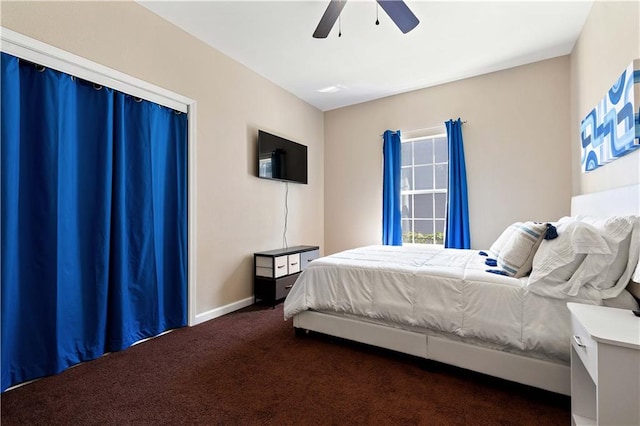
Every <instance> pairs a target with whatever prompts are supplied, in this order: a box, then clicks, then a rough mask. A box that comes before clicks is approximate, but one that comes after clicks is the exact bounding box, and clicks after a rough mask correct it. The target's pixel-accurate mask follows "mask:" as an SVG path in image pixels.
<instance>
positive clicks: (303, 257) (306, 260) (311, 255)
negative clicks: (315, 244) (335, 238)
mask: <svg viewBox="0 0 640 426" xmlns="http://www.w3.org/2000/svg"><path fill="white" fill-rule="evenodd" d="M318 257H320V250H310V251H305V252H302V253H300V270H301V271H302V270H304V269H305V268H306V267H307V266H309V264H310V263H311V261H312V260H315V259H317V258H318Z"/></svg>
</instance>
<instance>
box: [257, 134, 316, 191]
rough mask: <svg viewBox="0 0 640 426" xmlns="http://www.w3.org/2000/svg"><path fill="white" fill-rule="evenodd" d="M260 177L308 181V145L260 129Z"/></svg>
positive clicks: (287, 180) (296, 181)
mask: <svg viewBox="0 0 640 426" xmlns="http://www.w3.org/2000/svg"><path fill="white" fill-rule="evenodd" d="M258 177H261V178H264V179H274V180H280V181H284V182H295V183H305V184H306V183H307V147H306V146H305V145H302V144H299V143H297V142H293V141H290V140H288V139H285V138H282V137H280V136H276V135H272V134H271V133H267V132H265V131H262V130H258Z"/></svg>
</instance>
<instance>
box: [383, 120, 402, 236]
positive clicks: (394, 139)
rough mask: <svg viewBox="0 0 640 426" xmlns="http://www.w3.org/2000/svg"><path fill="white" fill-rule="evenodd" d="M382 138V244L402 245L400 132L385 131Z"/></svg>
mask: <svg viewBox="0 0 640 426" xmlns="http://www.w3.org/2000/svg"><path fill="white" fill-rule="evenodd" d="M382 138H383V156H384V165H383V176H382V185H383V191H382V244H384V245H392V246H401V245H402V210H401V206H400V171H401V170H400V169H401V167H402V157H401V156H402V150H401V146H400V130H396V131H395V132H394V131H391V130H386V131H385V132H384V134H383V135H382Z"/></svg>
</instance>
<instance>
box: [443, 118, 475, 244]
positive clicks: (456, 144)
mask: <svg viewBox="0 0 640 426" xmlns="http://www.w3.org/2000/svg"><path fill="white" fill-rule="evenodd" d="M445 126H446V127H447V141H448V144H449V189H448V193H449V200H448V203H447V229H446V235H445V240H444V246H445V247H446V248H457V249H468V248H471V243H470V239H471V238H470V231H469V201H468V199H467V169H466V166H465V160H464V146H463V142H462V121H461V120H460V119H459V118H458V119H457V120H455V121H454V120H449V121H447V122H446V123H445Z"/></svg>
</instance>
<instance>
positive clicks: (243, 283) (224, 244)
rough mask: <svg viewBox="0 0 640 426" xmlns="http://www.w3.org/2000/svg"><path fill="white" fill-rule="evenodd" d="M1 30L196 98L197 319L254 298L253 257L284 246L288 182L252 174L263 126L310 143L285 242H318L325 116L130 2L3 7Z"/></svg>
mask: <svg viewBox="0 0 640 426" xmlns="http://www.w3.org/2000/svg"><path fill="white" fill-rule="evenodd" d="M1 23H2V26H4V27H6V28H9V29H11V30H14V31H16V32H19V33H22V34H25V35H27V36H29V37H32V38H35V39H37V40H40V41H43V42H45V43H48V44H51V45H53V46H56V47H59V48H61V49H64V50H66V51H69V52H71V53H74V54H76V55H79V56H82V57H85V58H88V59H90V60H92V61H95V62H98V63H100V64H103V65H106V66H108V67H111V68H114V69H116V70H118V71H121V72H124V73H127V74H130V75H132V76H134V77H137V78H140V79H142V80H145V81H148V82H150V83H153V84H156V85H158V86H161V87H164V88H166V89H169V90H171V91H174V92H177V93H179V94H181V95H184V96H187V97H190V98H192V99H195V100H196V101H197V103H198V104H197V107H198V116H197V125H198V128H197V154H198V156H197V194H196V196H197V200H198V208H197V241H196V246H197V313H205V312H207V311H209V310H211V309H214V308H218V307H221V306H224V305H226V304H229V303H233V302H236V301H239V300H242V299H244V298H248V297H250V296H252V294H253V284H252V262H253V258H252V254H253V252H255V251H259V250H267V249H273V248H279V247H281V246H282V233H283V224H284V197H285V185H284V184H283V183H281V182H275V181H267V180H263V179H258V178H256V177H255V176H254V174H255V165H254V163H255V161H256V160H255V158H256V152H255V151H256V148H255V135H256V133H257V129H258V128H261V129H264V130H267V131H271V132H273V133H276V134H279V135H281V136H284V137H287V138H290V139H293V140H295V141H297V142H300V143H303V144H305V145H308V149H309V151H308V153H309V184H308V185H296V184H290V185H289V199H288V200H289V203H288V205H289V222H288V232H287V240H288V242H289V245H297V244H317V245H320V246H323V243H324V241H323V238H324V216H323V211H324V206H323V193H324V176H323V169H324V158H323V153H324V148H323V139H324V135H323V127H324V122H323V114H322V112H321V111H319V110H317V109H315V108H313V107H312V106H310V105H308V104H306V103H304V102H303V101H301V100H300V99H298V98H296V97H294V96H293V95H291V94H290V93H288V92H286V91H284V90H282V89H281V88H279V87H277V86H276V85H274V84H272V83H271V82H269V81H267V80H266V79H264V78H262V77H260V76H258V75H257V74H256V73H254V72H252V71H250V70H248V69H247V68H246V67H244V66H242V65H240V64H239V63H237V62H235V61H233V60H231V59H229V58H228V57H226V56H224V55H222V54H221V53H220V52H218V51H216V50H214V49H212V48H210V47H208V46H206V45H205V44H204V43H202V42H200V41H198V40H196V39H195V38H193V37H191V36H190V35H188V34H187V33H185V32H183V31H181V30H179V29H177V28H176V27H174V26H172V25H170V24H169V23H167V22H166V21H164V20H162V19H161V18H159V17H158V16H156V15H154V14H153V13H151V12H149V11H148V10H146V9H145V8H143V7H141V6H139V5H137V4H135V3H130V2H104V3H102V2H100V3H95V2H44V3H35V2H17V3H13V2H5V1H3V2H2V21H1Z"/></svg>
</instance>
